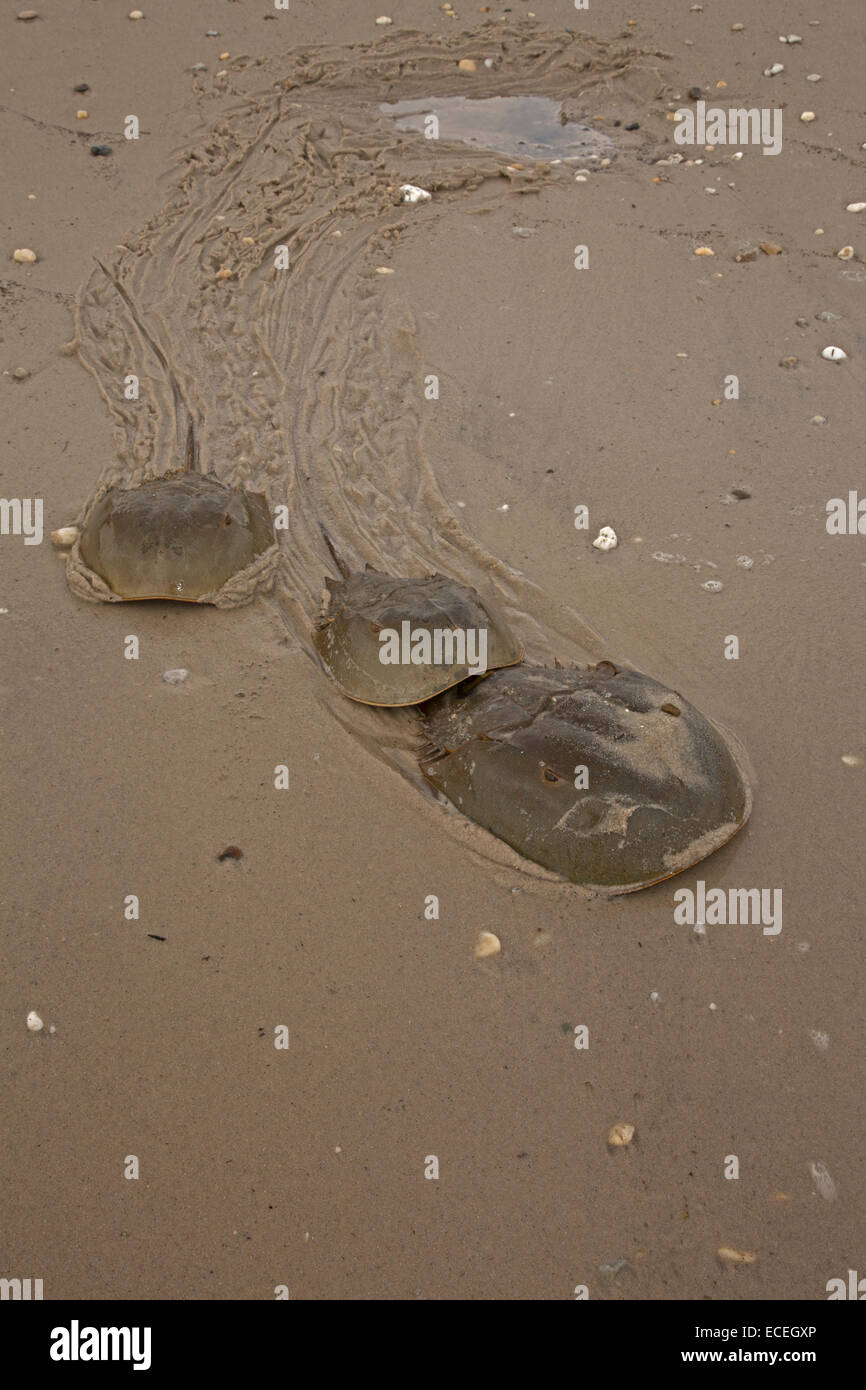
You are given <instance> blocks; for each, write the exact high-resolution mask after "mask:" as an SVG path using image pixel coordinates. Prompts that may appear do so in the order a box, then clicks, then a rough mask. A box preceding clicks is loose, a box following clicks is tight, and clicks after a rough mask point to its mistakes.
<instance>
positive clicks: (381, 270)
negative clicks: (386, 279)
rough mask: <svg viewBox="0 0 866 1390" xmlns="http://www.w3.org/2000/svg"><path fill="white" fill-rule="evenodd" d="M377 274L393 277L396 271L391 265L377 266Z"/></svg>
mask: <svg viewBox="0 0 866 1390" xmlns="http://www.w3.org/2000/svg"><path fill="white" fill-rule="evenodd" d="M376 274H377V275H393V274H394V269H393V267H392V266H390V265H377V266H376Z"/></svg>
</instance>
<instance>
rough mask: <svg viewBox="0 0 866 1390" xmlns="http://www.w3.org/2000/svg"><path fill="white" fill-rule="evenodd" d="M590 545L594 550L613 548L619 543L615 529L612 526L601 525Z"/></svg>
mask: <svg viewBox="0 0 866 1390" xmlns="http://www.w3.org/2000/svg"><path fill="white" fill-rule="evenodd" d="M592 545H593V549H594V550H615V549H616V547H617V546H618V545H619V541H618V539H617V534H616V531H614V529H613V527H612V526H602V528H601V530H600V531H599V533H598V535H597V536H596V538H595V540H594V541H593V543H592Z"/></svg>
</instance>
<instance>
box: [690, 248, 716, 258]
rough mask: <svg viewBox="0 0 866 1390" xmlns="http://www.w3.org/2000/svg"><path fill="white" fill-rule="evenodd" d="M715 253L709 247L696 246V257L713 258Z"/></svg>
mask: <svg viewBox="0 0 866 1390" xmlns="http://www.w3.org/2000/svg"><path fill="white" fill-rule="evenodd" d="M715 254H716V253H715V251H714V250H713V248H712V247H711V246H696V247H695V255H696V256H714V255H715Z"/></svg>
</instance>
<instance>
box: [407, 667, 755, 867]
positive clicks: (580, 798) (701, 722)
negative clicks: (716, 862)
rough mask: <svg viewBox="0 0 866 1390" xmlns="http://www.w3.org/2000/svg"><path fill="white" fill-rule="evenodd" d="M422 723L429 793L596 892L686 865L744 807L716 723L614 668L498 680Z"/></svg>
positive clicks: (497, 674) (739, 778)
mask: <svg viewBox="0 0 866 1390" xmlns="http://www.w3.org/2000/svg"><path fill="white" fill-rule="evenodd" d="M423 718H424V724H425V731H426V734H427V737H428V740H429V742H428V745H427V747H426V749H425V750H424V752H423V755H422V757H421V770H422V772H423V773H424V776H425V777H426V778H427V780H428V781H429V782H430V784H431V785H432V786H433V787H435V788H436V789H437V791H439V792H441V793H442V794H443V795H444V796H445V797H446V798H447V799H448V800H449V801H450V802H451V803H452V804H453V805H454V806H455V807H456V808H457V809H458V810H459V811H461V812H462V813H463V815H465V816H468V817H469V818H470V819H471V820H474V821H476V822H477V823H478V824H479V825H482V826H484V827H485V829H487V830H489V831H491V832H492V833H493V834H494V835H496V836H498V837H499V838H500V839H502V840H505V841H506V842H507V843H508V844H509V845H511V846H512V847H513V848H514V849H516V850H518V852H519V853H520V854H523V855H525V856H526V858H527V859H532V860H534V861H535V862H536V863H538V864H542V865H544V867H545V868H548V869H552V870H554V871H555V872H556V873H560V874H563V875H564V876H565V877H566V878H569V879H571V880H572V881H573V882H575V883H578V884H580V885H581V886H583V887H585V888H589V889H592V890H596V891H600V892H603V893H606V894H614V893H628V892H634V891H635V890H636V889H638V888H646V887H648V886H649V885H650V884H652V883H657V882H659V881H660V880H662V879H666V878H671V877H672V876H673V875H674V874H678V873H681V872H683V870H685V869H688V868H690V867H692V866H693V865H694V864H696V863H698V862H699V861H700V860H701V859H704V858H705V857H706V856H707V855H708V854H712V853H713V851H714V850H716V849H719V848H720V847H721V846H722V845H723V844H725V843H726V841H728V840H729V839H731V837H732V836H733V835H735V834H736V833H737V831H738V830H739V829H741V827H742V826H743V825H745V823H746V821H747V820H748V818H749V814H750V811H751V808H752V794H751V789H750V787H749V783H748V780H747V776H746V773H745V771H744V770H743V768H742V766H741V764H740V760H739V759H738V757H737V755H736V753H735V751H734V749H733V747H732V746H731V745H730V744H729V743H728V741H727V740H726V739H725V738H724V737H723V736H722V734H721V732H720V731H719V730H718V729H717V728H716V727H715V725H713V724H711V723H710V721H709V720H708V719H706V718H705V717H704V716H703V715H702V714H701V713H700V712H699V711H698V710H697V709H695V707H694V706H693V705H690V704H689V703H688V702H687V701H686V700H684V699H683V698H682V696H681V695H678V694H676V693H675V692H674V691H671V690H669V689H668V688H667V687H666V686H664V685H660V684H659V682H658V681H655V680H652V679H651V678H650V677H649V676H644V675H642V674H641V673H640V672H638V671H633V670H629V669H626V668H617V667H616V666H614V665H613V664H612V663H611V662H606V661H605V662H601V663H599V665H597V666H595V667H589V668H587V669H583V670H581V669H574V670H566V669H555V670H552V669H550V668H548V667H542V666H529V665H523V666H518V667H516V668H514V669H513V670H503V671H494V672H493V673H492V674H491V675H490V676H488V677H487V678H486V679H482V680H478V681H474V682H469V683H467V685H466V686H463V687H460V688H458V689H455V690H452V691H449V692H448V693H447V694H445V695H442V696H441V697H440V698H439V699H438V700H436V701H433V702H432V703H431V704H430V705H428V706H426V708H425V710H424V713H423Z"/></svg>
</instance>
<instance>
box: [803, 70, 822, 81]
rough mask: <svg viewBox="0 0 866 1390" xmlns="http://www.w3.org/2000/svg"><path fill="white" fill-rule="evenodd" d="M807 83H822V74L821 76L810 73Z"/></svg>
mask: <svg viewBox="0 0 866 1390" xmlns="http://www.w3.org/2000/svg"><path fill="white" fill-rule="evenodd" d="M806 81H807V82H820V81H821V74H820V72H810V73H809V76H808V77H807V78H806Z"/></svg>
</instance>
